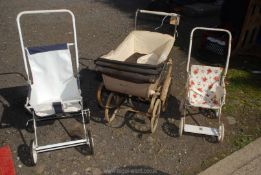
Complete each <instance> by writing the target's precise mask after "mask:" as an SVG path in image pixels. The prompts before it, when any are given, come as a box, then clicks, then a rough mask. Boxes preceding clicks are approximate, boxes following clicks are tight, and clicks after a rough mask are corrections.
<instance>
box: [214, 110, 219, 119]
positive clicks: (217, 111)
mask: <svg viewBox="0 0 261 175" xmlns="http://www.w3.org/2000/svg"><path fill="white" fill-rule="evenodd" d="M219 111H220V109H217V110H215V117H216V118H218V117H219Z"/></svg>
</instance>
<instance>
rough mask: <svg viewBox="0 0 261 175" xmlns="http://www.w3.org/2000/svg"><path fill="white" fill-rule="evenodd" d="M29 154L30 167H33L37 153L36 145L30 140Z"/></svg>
mask: <svg viewBox="0 0 261 175" xmlns="http://www.w3.org/2000/svg"><path fill="white" fill-rule="evenodd" d="M30 154H31V160H32V165H33V166H35V165H36V163H37V152H36V145H35V142H34V140H31V142H30Z"/></svg>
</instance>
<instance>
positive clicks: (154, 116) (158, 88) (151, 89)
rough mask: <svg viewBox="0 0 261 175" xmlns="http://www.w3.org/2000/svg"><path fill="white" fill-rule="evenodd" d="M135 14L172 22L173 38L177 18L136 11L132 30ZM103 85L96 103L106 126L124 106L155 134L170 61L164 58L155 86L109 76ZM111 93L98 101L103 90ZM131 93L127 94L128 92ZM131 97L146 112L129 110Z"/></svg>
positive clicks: (163, 99) (163, 105)
mask: <svg viewBox="0 0 261 175" xmlns="http://www.w3.org/2000/svg"><path fill="white" fill-rule="evenodd" d="M138 13H146V14H153V15H160V16H165V17H167V16H169V17H171V18H175V21H176V23H175V24H174V25H175V30H174V34H173V35H174V37H175V34H176V26H177V25H178V23H179V15H178V14H175V13H165V12H156V11H147V10H137V11H136V15H135V30H136V25H137V17H138ZM102 77H103V82H102V83H101V84H100V86H99V88H98V90H97V101H98V103H99V105H100V106H101V107H103V108H104V109H105V120H106V124H108V125H110V123H111V122H112V121H113V120H114V119H115V117H116V114H117V112H118V111H119V109H120V108H121V107H122V104H123V103H125V104H126V106H125V107H127V108H125V109H126V110H127V111H131V112H134V113H141V114H143V115H145V116H147V117H149V118H150V131H151V132H152V133H153V132H155V130H156V127H157V123H158V119H159V116H160V112H161V110H162V111H165V110H166V106H167V104H166V102H167V96H168V91H169V87H170V85H171V81H172V59H171V58H168V59H167V60H166V61H165V62H164V66H163V69H162V71H161V73H160V75H159V78H158V79H157V80H156V82H155V83H135V82H129V81H126V80H122V79H117V78H114V77H111V76H109V75H105V74H102ZM106 89H107V90H108V91H111V92H110V94H109V96H108V97H107V99H106V102H103V100H102V98H103V97H102V91H103V90H106ZM130 89H131V90H130ZM132 96H135V97H138V98H141V99H143V100H146V101H149V102H150V104H149V108H148V110H147V112H141V111H138V110H136V109H135V108H134V107H133V104H132V101H131V97H132ZM113 101H114V104H113Z"/></svg>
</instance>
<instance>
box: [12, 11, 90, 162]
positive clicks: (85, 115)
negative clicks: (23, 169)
mask: <svg viewBox="0 0 261 175" xmlns="http://www.w3.org/2000/svg"><path fill="white" fill-rule="evenodd" d="M50 13H69V15H70V16H71V19H72V27H73V38H74V42H73V43H68V46H74V50H75V59H76V71H77V75H76V78H77V83H78V88H79V89H78V90H79V91H80V84H79V83H80V81H79V56H78V46H77V36H76V25H75V16H74V14H73V13H72V12H71V11H70V10H67V9H59V10H35V11H23V12H20V13H19V14H18V15H17V18H16V22H17V26H18V33H19V38H20V44H21V49H22V55H23V61H24V66H25V71H26V74H27V81H28V84H29V93H30V86H31V85H32V84H33V82H32V80H31V78H32V77H31V76H30V74H29V69H28V60H27V56H26V52H25V46H24V41H23V35H22V30H21V25H20V18H21V17H22V16H23V15H33V14H50ZM68 102H74V101H72V100H71V101H68ZM77 102H79V103H80V105H81V109H80V111H79V112H76V113H74V114H80V115H81V117H82V123H83V130H84V133H83V134H84V138H83V139H79V140H73V141H66V142H62V143H56V144H49V145H44V146H39V144H38V137H37V122H40V121H45V120H54V119H61V118H69V117H72V113H70V115H65V113H61V114H54V115H52V116H46V117H38V116H37V115H36V113H35V112H34V109H33V108H32V106H30V104H29V96H28V97H27V100H26V104H25V108H26V109H27V110H28V111H29V112H30V113H31V114H32V116H33V117H32V119H30V120H28V121H27V123H26V126H28V125H29V123H30V122H33V129H34V137H35V139H33V140H31V143H30V148H31V158H32V160H33V162H32V163H33V165H35V164H36V163H37V157H38V156H37V155H38V153H42V152H47V151H53V150H58V149H64V148H69V147H75V146H80V145H88V146H89V148H90V152H91V154H93V140H92V137H91V132H90V130H89V129H88V131H87V130H86V126H85V124H86V123H89V121H90V110H89V109H83V101H82V99H81V100H80V101H78V100H77Z"/></svg>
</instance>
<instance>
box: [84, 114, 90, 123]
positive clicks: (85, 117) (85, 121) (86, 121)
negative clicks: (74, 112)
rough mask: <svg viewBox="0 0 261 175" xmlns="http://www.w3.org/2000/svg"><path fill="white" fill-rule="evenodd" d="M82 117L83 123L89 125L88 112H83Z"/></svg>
mask: <svg viewBox="0 0 261 175" xmlns="http://www.w3.org/2000/svg"><path fill="white" fill-rule="evenodd" d="M83 117H84V123H85V124H89V123H90V121H91V117H90V112H89V111H83Z"/></svg>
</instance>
